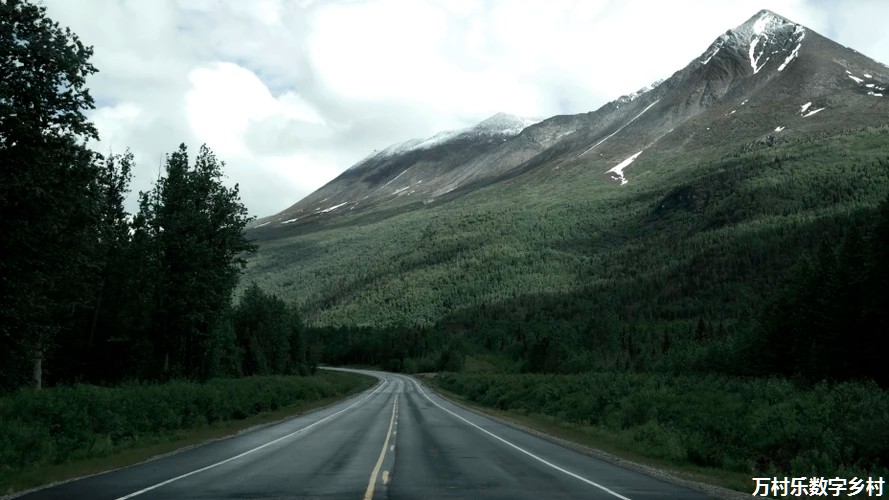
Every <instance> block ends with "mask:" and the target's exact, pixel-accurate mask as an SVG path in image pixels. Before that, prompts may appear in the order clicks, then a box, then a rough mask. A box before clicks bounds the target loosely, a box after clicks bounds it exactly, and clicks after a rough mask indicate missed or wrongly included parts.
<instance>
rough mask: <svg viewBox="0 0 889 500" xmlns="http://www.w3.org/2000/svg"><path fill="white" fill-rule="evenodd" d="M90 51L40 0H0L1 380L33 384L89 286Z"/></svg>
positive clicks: (92, 198) (93, 196)
mask: <svg viewBox="0 0 889 500" xmlns="http://www.w3.org/2000/svg"><path fill="white" fill-rule="evenodd" d="M91 55H92V49H91V48H89V47H85V46H84V45H83V44H82V43H81V42H80V40H79V39H78V38H77V36H76V35H74V34H73V33H71V31H70V30H67V29H65V30H63V29H62V28H60V27H59V25H58V24H57V23H55V22H53V21H52V20H51V19H49V18H47V17H46V9H45V8H44V7H40V6H36V5H32V4H31V3H29V2H23V1H10V2H3V3H2V4H0V68H2V69H0V72H2V74H3V77H2V78H0V165H2V168H0V213H2V216H0V234H2V238H0V254H2V255H3V256H4V257H3V259H0V276H2V277H3V279H2V280H0V303H2V304H3V307H2V308H0V367H2V368H0V375H2V376H0V387H2V386H5V387H9V386H12V387H14V386H16V385H19V384H21V383H24V382H25V380H27V379H28V378H30V379H31V380H30V382H31V383H32V384H34V385H36V386H40V385H41V383H42V376H43V370H42V364H43V361H44V359H45V358H47V356H48V354H49V353H51V352H52V350H53V349H54V348H55V347H56V342H57V341H58V338H59V336H61V335H63V334H66V333H67V331H68V328H69V327H70V322H71V321H72V316H73V315H74V313H73V311H76V310H77V309H79V308H80V307H82V306H83V303H84V301H88V297H90V296H91V295H92V294H91V291H90V290H89V288H88V286H87V284H88V283H89V282H90V277H91V276H92V272H93V270H92V268H91V265H90V260H91V258H92V255H91V253H92V243H93V242H94V241H95V240H94V238H95V226H94V222H95V215H96V207H97V205H98V203H99V198H100V194H99V192H98V182H97V177H98V170H97V168H96V165H95V163H94V160H95V155H94V153H92V152H91V151H89V150H88V149H87V148H86V147H85V146H84V142H85V141H86V140H87V139H91V138H96V137H97V134H96V129H95V128H94V127H93V125H92V124H91V123H89V122H88V121H87V120H86V117H85V115H84V111H85V110H88V109H92V108H93V100H92V97H91V96H90V95H89V92H88V91H87V89H86V88H85V87H84V83H85V79H86V77H87V76H89V75H90V74H92V73H94V72H95V71H96V70H95V68H94V67H93V66H92V65H91V64H90V63H89V58H90V57H91ZM28 371H31V373H32V374H33V375H31V374H28V375H31V376H30V377H29V376H27V375H25V373H27V372H28Z"/></svg>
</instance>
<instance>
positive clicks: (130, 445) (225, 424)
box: [0, 373, 375, 494]
mask: <svg viewBox="0 0 889 500" xmlns="http://www.w3.org/2000/svg"><path fill="white" fill-rule="evenodd" d="M288 378H290V377H288ZM292 378H293V379H294V380H296V381H299V380H301V379H314V380H315V381H316V382H320V383H322V384H325V383H326V384H329V385H331V387H334V386H335V387H337V389H336V393H335V394H333V395H330V394H327V395H324V396H318V397H309V398H305V399H299V400H296V401H295V402H293V403H292V404H288V405H283V406H281V407H278V408H277V409H274V410H261V411H259V412H257V413H254V414H252V415H249V416H245V417H244V418H230V419H220V420H217V421H214V422H210V423H205V424H203V425H196V426H190V427H188V428H183V429H175V430H166V431H162V432H157V433H152V434H146V435H144V436H142V437H140V438H138V439H134V440H131V441H129V442H127V443H126V444H121V445H119V446H116V447H113V448H112V449H109V450H106V451H102V452H96V453H92V454H91V455H89V456H81V457H78V458H70V459H67V460H42V461H40V462H38V463H36V464H32V465H31V466H29V467H22V468H19V469H17V470H13V469H12V467H13V465H12V464H8V463H4V464H0V467H2V469H5V471H3V470H0V472H4V473H2V474H0V494H11V493H14V492H18V491H22V490H27V489H31V488H36V487H39V486H42V485H46V484H51V483H54V482H58V481H65V480H68V479H73V478H77V477H82V476H87V475H92V474H96V473H100V472H104V471H108V470H113V469H117V468H121V467H126V466H129V465H133V464H137V463H140V462H144V461H146V460H148V459H150V458H152V457H157V456H159V455H165V454H168V453H171V452H175V451H177V450H182V449H186V448H190V447H194V446H198V445H201V444H204V443H207V442H209V441H213V440H217V439H221V438H226V437H230V436H233V435H235V434H238V433H240V432H243V431H244V430H248V429H251V428H253V427H256V426H262V425H266V424H270V423H275V422H279V421H281V420H285V419H287V418H291V417H294V416H297V415H301V414H303V413H306V412H308V411H311V410H314V409H317V408H321V407H324V406H327V405H329V404H332V403H334V402H336V401H338V400H341V399H343V398H345V397H348V396H350V395H352V394H355V393H357V392H360V391H362V390H364V389H366V388H368V387H370V386H372V385H373V383H374V382H375V379H373V378H372V377H366V376H363V375H355V374H345V373H321V374H318V375H315V376H313V377H292ZM47 391H52V389H48V390H47ZM10 472H11V473H10Z"/></svg>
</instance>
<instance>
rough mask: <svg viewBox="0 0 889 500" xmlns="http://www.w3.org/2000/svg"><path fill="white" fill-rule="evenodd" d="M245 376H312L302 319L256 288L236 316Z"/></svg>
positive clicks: (234, 323) (274, 298)
mask: <svg viewBox="0 0 889 500" xmlns="http://www.w3.org/2000/svg"><path fill="white" fill-rule="evenodd" d="M232 325H233V327H234V331H235V332H237V333H236V335H237V345H238V347H239V349H240V352H242V353H243V358H242V361H241V369H240V370H239V371H240V372H241V373H243V374H244V375H267V374H272V373H301V374H305V373H308V372H309V371H310V369H311V367H309V365H308V348H309V345H308V342H307V341H306V339H305V338H304V335H303V331H302V329H303V328H302V324H301V322H300V319H299V315H298V314H297V313H296V312H295V311H293V310H292V309H291V308H289V307H288V306H287V304H285V303H284V301H282V300H281V299H279V298H277V297H275V296H273V295H269V294H266V293H265V292H263V291H262V290H261V289H260V288H259V286H258V285H256V284H253V285H251V286H250V288H248V289H247V291H246V292H245V293H244V296H243V297H241V301H240V303H239V304H238V305H237V306H236V307H235V310H234V312H233V313H232Z"/></svg>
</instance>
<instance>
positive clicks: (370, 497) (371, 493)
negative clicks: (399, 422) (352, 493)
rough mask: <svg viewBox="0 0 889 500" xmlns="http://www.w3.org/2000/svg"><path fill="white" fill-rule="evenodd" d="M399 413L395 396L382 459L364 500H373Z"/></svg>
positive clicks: (374, 472) (372, 474) (381, 453)
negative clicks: (396, 416) (396, 415)
mask: <svg viewBox="0 0 889 500" xmlns="http://www.w3.org/2000/svg"><path fill="white" fill-rule="evenodd" d="M397 412H398V394H396V395H395V402H394V403H392V417H391V418H390V419H389V431H388V432H386V440H385V441H383V449H382V451H380V458H378V459H377V465H376V466H374V470H373V472H372V473H371V474H370V482H368V483H367V491H365V492H364V500H373V497H374V488H375V487H376V485H377V476H379V475H380V468H382V467H383V459H385V458H386V449H387V448H389V439H390V438H391V437H392V435H393V434H394V430H395V414H396V413H397ZM384 478H385V477H384Z"/></svg>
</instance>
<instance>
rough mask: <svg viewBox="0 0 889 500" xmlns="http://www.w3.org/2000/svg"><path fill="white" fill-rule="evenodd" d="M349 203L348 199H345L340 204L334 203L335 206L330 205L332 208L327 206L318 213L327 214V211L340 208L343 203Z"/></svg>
mask: <svg viewBox="0 0 889 500" xmlns="http://www.w3.org/2000/svg"><path fill="white" fill-rule="evenodd" d="M347 203H349V202H348V201H344V202H342V203H340V204H339V205H334V206H332V207H330V208H325V209H324V210H321V211H320V212H316V213H318V214H326V213H327V212H333V211H334V210H336V209H338V208H340V207H341V206H343V205H345V204H347Z"/></svg>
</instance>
